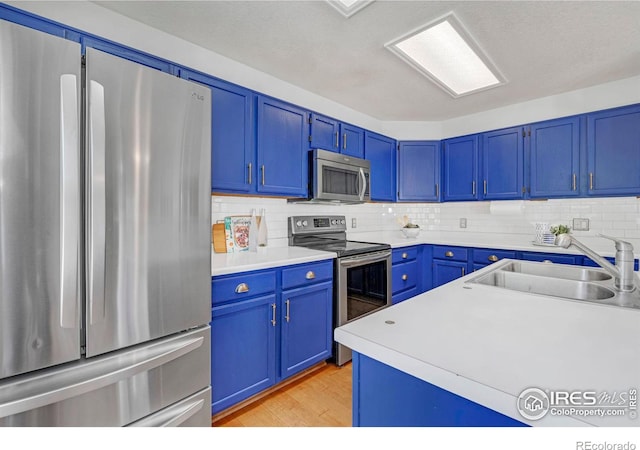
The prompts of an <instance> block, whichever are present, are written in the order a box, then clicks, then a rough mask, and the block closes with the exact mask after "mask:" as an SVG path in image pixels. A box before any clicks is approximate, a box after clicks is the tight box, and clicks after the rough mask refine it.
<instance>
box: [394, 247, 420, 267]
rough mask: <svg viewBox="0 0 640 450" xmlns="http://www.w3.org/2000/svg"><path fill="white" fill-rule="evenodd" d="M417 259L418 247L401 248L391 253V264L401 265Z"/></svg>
mask: <svg viewBox="0 0 640 450" xmlns="http://www.w3.org/2000/svg"><path fill="white" fill-rule="evenodd" d="M417 257H418V247H416V246H413V247H402V248H397V249H395V250H393V252H392V253H391V263H392V264H396V263H401V262H406V261H413V260H415V259H416V258H417Z"/></svg>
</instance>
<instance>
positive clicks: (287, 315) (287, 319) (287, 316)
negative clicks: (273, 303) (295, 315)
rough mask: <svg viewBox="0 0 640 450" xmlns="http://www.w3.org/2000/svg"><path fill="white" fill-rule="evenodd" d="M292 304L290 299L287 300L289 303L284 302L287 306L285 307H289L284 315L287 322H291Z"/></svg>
mask: <svg viewBox="0 0 640 450" xmlns="http://www.w3.org/2000/svg"><path fill="white" fill-rule="evenodd" d="M290 303H291V302H290V301H289V299H287V301H285V302H284V304H285V305H286V307H287V310H286V311H285V314H284V319H285V320H286V321H287V322H289V319H290V316H289V305H290Z"/></svg>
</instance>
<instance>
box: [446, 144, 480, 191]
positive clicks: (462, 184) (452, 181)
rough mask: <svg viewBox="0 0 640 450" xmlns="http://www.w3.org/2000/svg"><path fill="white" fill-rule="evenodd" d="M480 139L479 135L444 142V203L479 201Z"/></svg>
mask: <svg viewBox="0 0 640 450" xmlns="http://www.w3.org/2000/svg"><path fill="white" fill-rule="evenodd" d="M478 139H479V136H478V135H472V136H462V137H459V138H453V139H447V140H445V141H444V146H443V152H442V154H443V157H442V165H443V177H444V179H443V180H442V195H443V200H444V201H461V200H477V199H478Z"/></svg>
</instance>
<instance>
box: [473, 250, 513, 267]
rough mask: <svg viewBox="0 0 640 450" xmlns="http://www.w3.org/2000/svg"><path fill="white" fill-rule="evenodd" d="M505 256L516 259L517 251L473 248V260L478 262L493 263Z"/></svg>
mask: <svg viewBox="0 0 640 450" xmlns="http://www.w3.org/2000/svg"><path fill="white" fill-rule="evenodd" d="M505 258H509V259H516V252H514V251H509V250H487V249H474V250H473V262H476V263H480V264H491V263H494V262H496V261H500V260H501V259H505Z"/></svg>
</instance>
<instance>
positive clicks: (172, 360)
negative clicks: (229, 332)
mask: <svg viewBox="0 0 640 450" xmlns="http://www.w3.org/2000/svg"><path fill="white" fill-rule="evenodd" d="M210 331H211V329H210V327H209V326H205V327H202V328H198V329H195V330H192V331H189V332H184V333H178V334H176V335H173V336H170V337H168V338H164V339H160V340H157V341H153V342H150V343H148V344H144V345H139V346H135V347H132V348H130V349H126V350H122V351H118V352H113V353H110V354H108V355H104V356H100V357H95V358H91V359H89V360H86V359H83V360H80V361H76V362H72V363H69V364H65V365H63V366H59V367H58V368H51V369H46V370H43V371H40V372H38V373H37V374H25V375H21V376H18V377H14V378H11V379H9V380H5V381H4V382H3V383H0V426H48V427H49V426H123V425H127V424H130V423H132V422H134V421H136V420H139V419H141V418H145V417H147V416H149V415H150V414H153V413H155V412H158V411H160V410H161V409H163V408H166V407H167V406H169V405H172V404H174V403H176V402H179V401H181V400H183V399H185V398H187V397H189V396H191V395H193V394H194V393H197V392H199V391H201V390H203V389H206V388H207V387H208V386H209V385H210V376H209V370H210V369H209V367H210V358H211V356H210V354H211V351H210V341H211V338H210ZM209 405H210V403H207V404H206V405H205V410H207V412H208V406H209Z"/></svg>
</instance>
